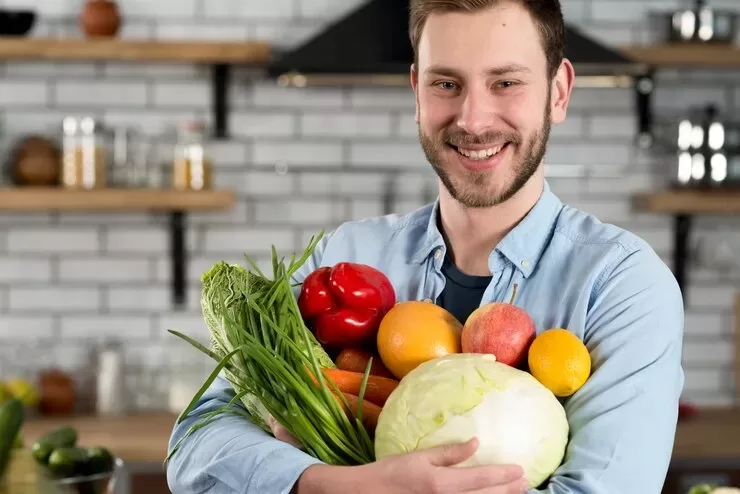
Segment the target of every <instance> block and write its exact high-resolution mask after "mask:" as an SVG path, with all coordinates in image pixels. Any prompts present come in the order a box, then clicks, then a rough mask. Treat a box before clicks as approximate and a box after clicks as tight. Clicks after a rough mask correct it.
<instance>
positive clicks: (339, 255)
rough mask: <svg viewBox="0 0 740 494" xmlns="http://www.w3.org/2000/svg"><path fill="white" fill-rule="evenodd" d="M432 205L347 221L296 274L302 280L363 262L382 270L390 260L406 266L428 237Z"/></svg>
mask: <svg viewBox="0 0 740 494" xmlns="http://www.w3.org/2000/svg"><path fill="white" fill-rule="evenodd" d="M433 206H434V205H433V204H428V205H426V206H423V207H420V208H418V209H416V210H414V211H411V212H409V213H406V214H388V215H383V216H376V217H372V218H365V219H358V220H352V221H346V222H344V223H342V224H340V225H339V226H337V227H336V228H334V229H333V230H331V231H329V232H326V233H325V234H324V235H323V236H322V238H321V239H320V240H319V242H318V243H317V245H316V247H315V249H314V250H313V252H312V255H311V256H310V258H309V259H308V260H307V262H306V263H305V264H304V265H303V266H302V267H301V268H300V269H299V270H298V272H297V273H296V279H299V280H300V279H302V278H303V277H305V276H306V275H308V273H310V272H311V271H312V270H314V269H316V268H317V267H319V266H330V265H333V264H336V263H338V262H340V261H350V262H360V263H364V264H369V265H371V266H375V267H377V268H379V269H386V268H388V266H387V265H388V264H389V263H390V262H391V261H394V262H396V263H401V264H405V262H406V260H408V259H410V258H411V257H412V256H413V254H414V252H415V250H416V249H417V248H418V246H419V245H420V242H421V241H423V239H424V237H425V235H426V234H427V228H428V225H429V218H430V217H431V214H432V211H433Z"/></svg>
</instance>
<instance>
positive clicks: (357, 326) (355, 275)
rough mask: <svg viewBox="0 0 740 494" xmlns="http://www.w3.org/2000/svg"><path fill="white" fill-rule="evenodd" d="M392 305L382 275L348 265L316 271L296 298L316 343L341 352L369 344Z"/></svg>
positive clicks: (391, 295)
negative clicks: (338, 348)
mask: <svg viewBox="0 0 740 494" xmlns="http://www.w3.org/2000/svg"><path fill="white" fill-rule="evenodd" d="M395 303H396V292H395V290H394V289H393V285H392V284H391V282H390V280H389V279H388V278H387V277H386V276H385V274H383V273H382V272H381V271H379V270H377V269H375V268H373V267H372V266H368V265H367V264H358V263H350V262H340V263H338V264H336V265H335V266H333V267H329V266H324V267H320V268H318V269H316V270H315V271H313V272H312V273H311V274H309V275H308V276H307V277H306V279H305V280H304V281H303V286H302V287H301V292H300V294H299V295H298V308H299V309H300V311H301V316H302V317H303V319H304V321H306V322H307V324H308V325H309V326H310V327H311V328H312V329H313V331H314V333H315V334H316V338H317V339H318V340H319V342H320V343H321V344H322V345H326V346H329V347H340V348H346V347H349V346H357V345H362V344H364V343H368V342H369V341H370V340H371V338H373V337H374V335H375V334H376V332H377V330H378V326H379V325H380V321H381V320H382V318H383V316H385V314H386V313H387V312H388V311H389V310H391V309H392V308H393V306H394V305H395Z"/></svg>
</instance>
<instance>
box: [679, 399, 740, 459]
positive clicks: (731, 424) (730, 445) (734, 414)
mask: <svg viewBox="0 0 740 494" xmlns="http://www.w3.org/2000/svg"><path fill="white" fill-rule="evenodd" d="M672 459H673V461H678V462H681V461H730V462H735V463H737V464H740V408H731V409H701V410H699V414H698V415H697V416H696V417H691V418H687V419H685V420H681V421H680V422H679V423H678V429H677V431H676V441H675V444H674V447H673V458H672Z"/></svg>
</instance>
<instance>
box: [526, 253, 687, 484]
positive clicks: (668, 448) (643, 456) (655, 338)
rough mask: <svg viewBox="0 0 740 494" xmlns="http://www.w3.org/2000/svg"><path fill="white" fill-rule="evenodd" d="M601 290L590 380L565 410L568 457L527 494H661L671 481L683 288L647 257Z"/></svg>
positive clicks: (590, 326) (593, 306)
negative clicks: (568, 429)
mask: <svg viewBox="0 0 740 494" xmlns="http://www.w3.org/2000/svg"><path fill="white" fill-rule="evenodd" d="M598 285H599V286H598V287H597V291H596V294H595V297H594V299H593V300H592V301H591V303H590V304H589V305H590V310H589V314H588V317H587V326H586V331H585V338H584V341H585V343H586V345H587V347H588V349H589V352H590V353H591V359H592V365H593V367H592V369H593V373H592V375H591V377H590V378H589V380H588V381H587V382H586V384H585V385H584V386H583V387H582V388H581V389H580V390H578V392H577V393H576V394H574V395H573V396H572V397H571V398H570V399H568V400H567V401H566V403H565V409H566V412H567V415H568V421H569V423H570V427H571V436H570V443H569V445H568V448H567V450H566V457H565V460H564V463H563V465H561V467H560V468H559V469H558V470H557V471H556V472H555V473H554V474H553V476H552V478H551V479H550V481H549V482H548V483H547V484H546V486H544V489H543V490H541V491H537V490H532V491H530V494H532V493H538V492H541V493H549V494H634V493H637V492H639V493H640V494H659V493H660V492H661V490H662V487H663V483H664V481H665V477H666V473H667V469H668V465H669V463H670V459H671V454H672V450H673V441H674V435H675V431H676V422H677V419H678V400H679V397H680V395H681V391H682V388H683V382H684V374H683V370H682V368H681V351H682V344H683V321H684V312H683V300H682V298H681V293H680V290H679V287H678V284H677V283H676V280H675V278H674V277H673V275H672V274H671V272H670V271H669V270H668V268H667V267H666V266H665V265H664V264H663V263H662V262H661V261H660V259H659V258H658V256H657V255H655V253H654V252H652V251H650V250H641V251H638V252H634V253H631V254H630V255H628V256H627V257H626V258H625V259H623V260H622V261H621V262H619V263H618V265H617V266H615V267H614V268H613V269H611V270H610V271H607V272H606V273H605V277H604V279H603V280H600V282H599V284H598Z"/></svg>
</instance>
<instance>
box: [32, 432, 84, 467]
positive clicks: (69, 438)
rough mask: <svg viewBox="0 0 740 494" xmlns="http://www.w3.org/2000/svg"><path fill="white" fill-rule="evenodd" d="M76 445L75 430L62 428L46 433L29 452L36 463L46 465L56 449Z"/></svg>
mask: <svg viewBox="0 0 740 494" xmlns="http://www.w3.org/2000/svg"><path fill="white" fill-rule="evenodd" d="M76 445H77V429H75V428H74V427H69V426H64V427H59V428H58V429H55V430H53V431H50V432H47V433H46V434H44V435H43V436H41V437H40V438H38V439H37V440H36V442H35V443H33V446H31V452H32V453H33V457H34V458H35V459H36V461H37V462H38V463H39V464H41V465H46V464H47V463H48V461H49V456H50V455H51V453H52V452H53V451H54V450H55V449H57V448H72V447H74V446H76Z"/></svg>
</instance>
